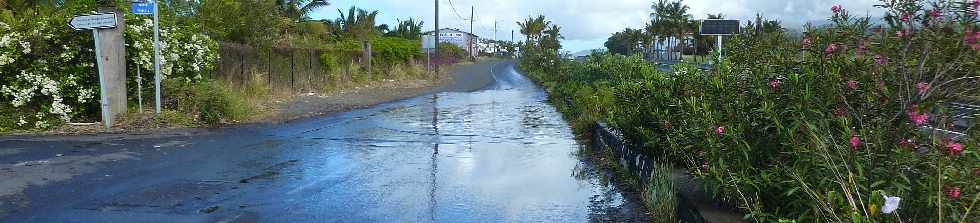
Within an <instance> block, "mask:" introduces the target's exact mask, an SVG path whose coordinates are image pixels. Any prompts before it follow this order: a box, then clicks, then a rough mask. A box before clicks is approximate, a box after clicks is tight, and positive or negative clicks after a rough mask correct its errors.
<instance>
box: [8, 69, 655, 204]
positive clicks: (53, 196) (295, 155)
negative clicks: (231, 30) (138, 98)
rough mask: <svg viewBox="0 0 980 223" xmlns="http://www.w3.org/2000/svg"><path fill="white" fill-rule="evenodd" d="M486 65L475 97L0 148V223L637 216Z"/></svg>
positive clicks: (564, 137)
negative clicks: (485, 79)
mask: <svg viewBox="0 0 980 223" xmlns="http://www.w3.org/2000/svg"><path fill="white" fill-rule="evenodd" d="M490 67H492V70H493V71H492V72H491V73H492V77H493V78H494V81H493V83H492V84H491V85H489V86H487V87H486V88H484V89H483V90H480V91H475V92H443V93H437V94H431V95H425V96H420V97H416V98H412V99H407V100H402V101H398V102H392V103H387V104H382V105H379V106H375V107H372V108H368V109H361V110H355V111H351V112H346V113H337V114H333V115H329V116H325V117H318V118H311V119H306V120H300V121H296V122H292V123H287V124H275V125H272V124H266V125H254V126H243V127H236V128H226V129H215V130H187V131H178V132H170V133H166V134H160V135H153V136H145V137H139V136H136V137H133V136H129V137H115V136H92V137H68V138H65V139H56V138H33V139H30V138H28V139H5V140H3V139H0V149H4V148H6V149H8V150H9V151H12V152H7V154H0V163H3V164H6V166H5V167H4V168H2V169H0V173H4V171H7V173H6V175H4V176H7V177H12V178H11V179H13V178H16V179H19V180H21V181H23V182H26V183H25V185H27V186H24V187H21V188H20V189H22V192H21V193H18V194H15V195H10V194H8V195H7V196H3V195H4V194H0V222H219V221H224V222H606V221H615V222H633V221H646V220H648V219H646V218H647V217H646V216H645V215H644V213H643V212H645V210H643V208H642V206H641V205H640V204H639V202H638V201H637V199H638V198H637V195H635V194H633V193H625V192H623V191H621V190H620V189H619V188H617V187H616V186H614V185H610V183H609V182H607V181H606V180H605V179H604V178H606V177H604V175H605V174H604V173H601V172H599V171H597V170H595V169H594V168H593V167H592V166H591V165H590V164H589V163H588V162H587V161H583V160H582V158H580V157H579V156H577V155H575V154H576V152H577V151H578V150H579V145H578V143H577V142H576V141H575V140H574V138H573V135H572V130H571V129H570V128H569V126H568V125H567V123H565V121H563V120H562V119H561V116H560V114H559V113H557V111H556V110H555V108H553V107H552V106H551V105H549V104H547V103H546V100H547V99H546V95H545V93H544V92H543V91H542V90H541V89H540V88H538V87H537V86H535V85H534V84H533V83H532V82H531V81H530V80H528V79H527V78H525V77H524V76H522V75H520V74H518V73H517V71H515V69H514V66H513V64H512V63H510V62H494V64H493V65H492V66H490ZM52 154H60V156H55V157H52ZM59 165H62V166H63V167H68V168H62V167H59ZM32 171H33V172H36V173H45V174H48V175H50V176H52V177H53V178H55V179H35V178H32V177H31V176H32V175H27V174H29V173H32ZM58 171H63V172H67V173H70V174H60V175H59V174H52V173H57V172H58ZM48 175H45V176H48ZM59 178H60V179H59ZM49 181H50V182H49ZM10 182H14V181H10ZM2 184H3V183H0V186H3V185H2ZM17 185H18V184H13V183H8V185H6V186H5V187H7V188H17Z"/></svg>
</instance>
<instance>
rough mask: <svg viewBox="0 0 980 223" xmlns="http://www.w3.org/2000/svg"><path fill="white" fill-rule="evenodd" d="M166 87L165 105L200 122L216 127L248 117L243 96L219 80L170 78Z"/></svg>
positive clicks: (164, 84)
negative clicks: (190, 80)
mask: <svg viewBox="0 0 980 223" xmlns="http://www.w3.org/2000/svg"><path fill="white" fill-rule="evenodd" d="M163 86H164V88H163V90H164V94H165V95H167V97H165V99H166V100H164V106H165V107H166V108H167V109H171V110H175V111H179V112H182V113H184V114H193V115H194V119H195V120H197V121H198V122H199V123H201V124H205V125H209V126H216V125H219V124H221V123H222V122H229V121H236V120H240V119H243V118H245V117H246V116H247V113H246V112H247V105H246V103H245V100H244V99H243V97H242V96H240V95H238V94H236V92H234V91H232V90H230V89H229V88H228V87H226V86H225V85H224V84H222V83H220V82H216V81H202V82H187V81H182V80H173V79H168V80H167V81H165V82H164V83H163Z"/></svg>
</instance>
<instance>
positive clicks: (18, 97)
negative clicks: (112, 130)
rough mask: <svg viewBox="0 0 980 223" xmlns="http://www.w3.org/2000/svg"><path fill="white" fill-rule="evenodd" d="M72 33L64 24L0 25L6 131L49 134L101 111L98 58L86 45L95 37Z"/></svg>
mask: <svg viewBox="0 0 980 223" xmlns="http://www.w3.org/2000/svg"><path fill="white" fill-rule="evenodd" d="M72 32H73V31H72V30H70V29H67V25H66V24H64V21H63V20H62V19H54V18H43V17H37V18H24V20H22V21H0V112H2V114H0V131H2V130H9V129H32V128H37V129H44V128H48V127H51V126H53V125H57V124H59V123H65V122H71V121H73V120H75V119H78V118H80V117H85V116H88V113H89V112H91V111H92V110H93V109H96V108H97V105H94V104H93V103H94V102H95V101H97V100H93V98H95V95H96V94H97V93H98V92H97V91H96V90H95V89H97V88H96V87H95V86H97V85H95V84H98V82H97V78H93V76H92V75H94V73H95V72H94V69H95V66H94V64H93V60H94V52H93V51H92V49H91V47H85V46H83V45H81V44H82V43H85V42H89V43H91V37H85V36H84V35H81V36H79V35H72V34H73V33H72ZM86 39H87V41H86ZM89 45H91V44H89ZM96 112H97V110H96Z"/></svg>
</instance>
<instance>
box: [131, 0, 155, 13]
mask: <svg viewBox="0 0 980 223" xmlns="http://www.w3.org/2000/svg"><path fill="white" fill-rule="evenodd" d="M153 6H154V4H153V2H133V14H137V15H153Z"/></svg>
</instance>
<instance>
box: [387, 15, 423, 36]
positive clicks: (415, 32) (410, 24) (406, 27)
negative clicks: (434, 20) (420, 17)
mask: <svg viewBox="0 0 980 223" xmlns="http://www.w3.org/2000/svg"><path fill="white" fill-rule="evenodd" d="M422 24H423V22H422V21H418V22H416V21H415V19H413V18H409V19H408V20H404V21H402V20H398V26H396V27H395V29H393V30H391V32H388V33H385V36H392V37H401V38H405V39H410V40H418V39H421V38H422Z"/></svg>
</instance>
